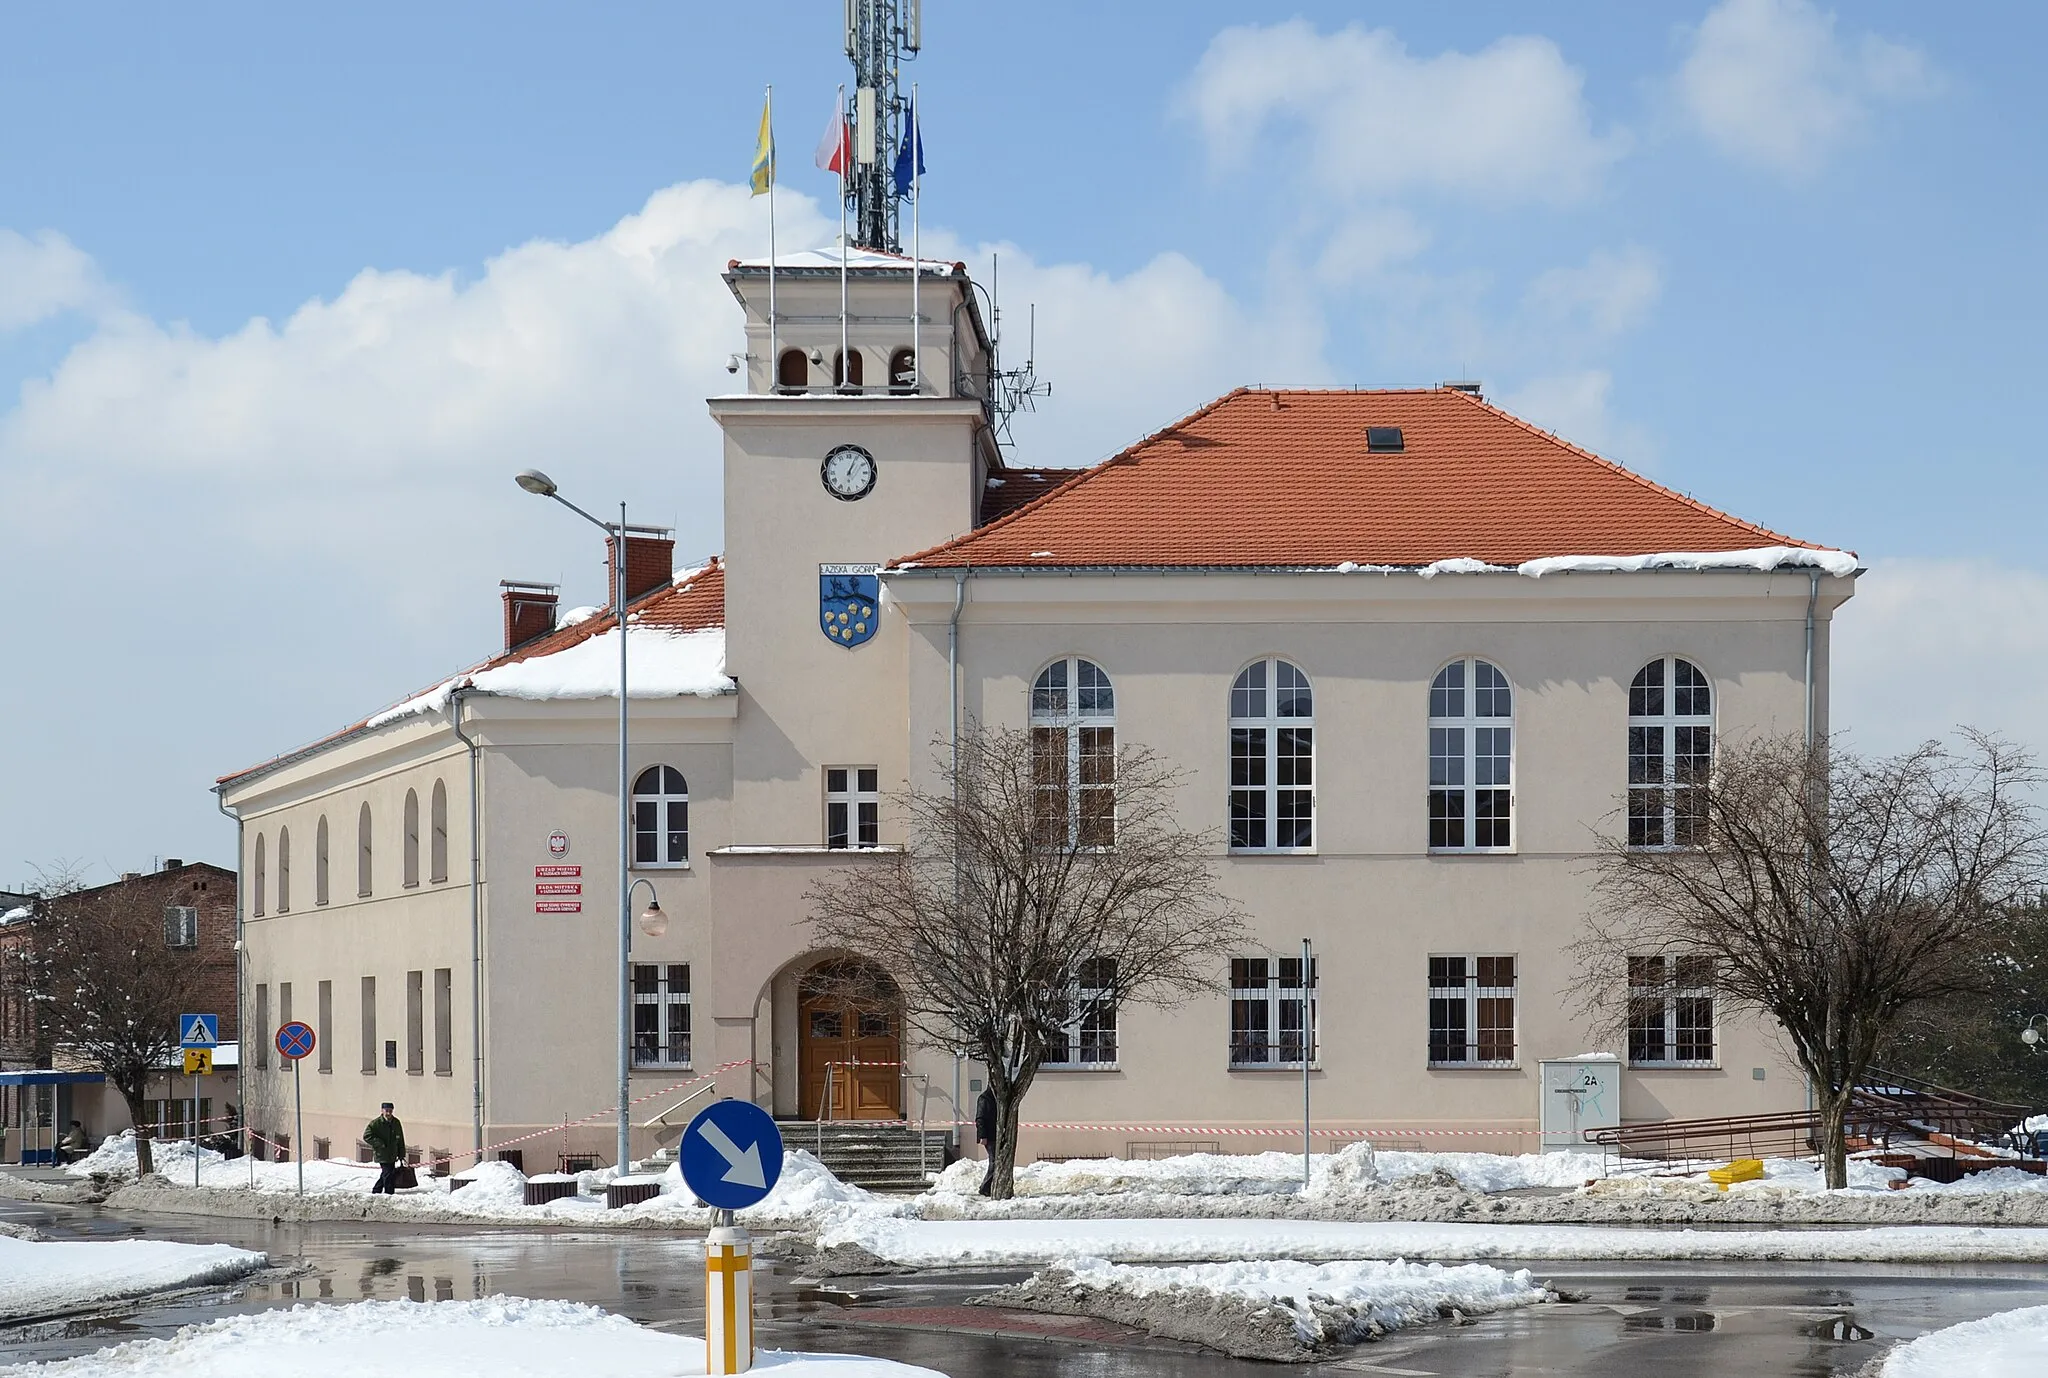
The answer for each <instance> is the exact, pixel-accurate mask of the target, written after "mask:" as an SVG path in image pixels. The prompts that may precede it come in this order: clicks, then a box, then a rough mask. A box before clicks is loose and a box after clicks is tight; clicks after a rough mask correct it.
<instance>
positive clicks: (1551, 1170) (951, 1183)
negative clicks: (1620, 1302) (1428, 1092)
mask: <svg viewBox="0 0 2048 1378" xmlns="http://www.w3.org/2000/svg"><path fill="white" fill-rule="evenodd" d="M983 1166H984V1165H983V1164H982V1163H979V1162H974V1161H969V1160H967V1159H962V1160H961V1161H959V1162H957V1163H954V1164H953V1165H952V1166H951V1167H949V1168H947V1169H946V1170H945V1171H944V1172H942V1173H940V1174H939V1176H938V1178H937V1180H936V1181H934V1182H933V1183H932V1187H931V1193H930V1194H932V1195H941V1196H974V1195H977V1194H978V1189H979V1188H980V1186H981V1174H982V1170H983ZM1650 1166H1654V1165H1653V1164H1647V1163H1639V1162H1636V1161H1634V1160H1632V1159H1628V1160H1612V1159H1608V1158H1604V1157H1602V1156H1601V1155H1600V1154H1598V1153H1521V1154H1500V1153H1403V1152H1396V1151H1393V1150H1388V1149H1381V1150H1379V1151H1377V1152H1375V1151H1374V1149H1373V1147H1372V1145H1371V1144H1370V1143H1366V1142H1364V1141H1360V1142H1358V1143H1353V1144H1347V1145H1346V1146H1345V1147H1343V1148H1342V1149H1339V1150H1338V1151H1337V1152H1335V1153H1318V1154H1314V1155H1312V1156H1311V1157H1310V1159H1309V1169H1310V1174H1311V1176H1310V1186H1309V1190H1308V1195H1309V1196H1310V1197H1311V1198H1328V1197H1333V1196H1345V1195H1350V1194H1352V1193H1355V1192H1357V1191H1360V1190H1364V1189H1367V1188H1370V1187H1372V1186H1375V1185H1389V1184H1394V1183H1399V1182H1403V1181H1407V1180H1409V1179H1413V1178H1425V1177H1429V1176H1430V1175H1431V1174H1432V1173H1438V1172H1441V1173H1444V1174H1446V1175H1448V1176H1449V1177H1451V1178H1452V1179H1454V1180H1455V1181H1456V1182H1457V1183H1458V1185H1459V1186H1462V1187H1464V1188H1465V1189H1466V1190H1467V1191H1479V1192H1493V1191H1511V1190H1514V1189H1516V1188H1522V1187H1582V1186H1584V1185H1585V1184H1586V1183H1587V1182H1588V1181H1591V1180H1592V1179H1594V1178H1597V1177H1602V1176H1605V1175H1607V1174H1608V1173H1610V1172H1612V1171H1614V1170H1615V1169H1616V1168H1617V1167H1619V1168H1621V1169H1623V1170H1636V1169H1642V1168H1645V1167H1650ZM1014 1180H1015V1185H1016V1194H1017V1195H1018V1196H1020V1197H1033V1196H1107V1195H1119V1194H1123V1193H1140V1192H1150V1193H1157V1194H1159V1195H1165V1196H1242V1195H1278V1194H1282V1193H1296V1194H1299V1193H1300V1191H1301V1155H1300V1154H1299V1153H1282V1152H1277V1151H1276V1152H1267V1153H1188V1154H1182V1155H1179V1156H1177V1157H1172V1158H1156V1159H1129V1158H1075V1159H1069V1160H1067V1161H1065V1162H1037V1163H1026V1164H1024V1165H1022V1166H1021V1167H1019V1168H1018V1169H1017V1171H1016V1176H1015V1179H1014Z"/></svg>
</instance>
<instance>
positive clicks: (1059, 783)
mask: <svg viewBox="0 0 2048 1378" xmlns="http://www.w3.org/2000/svg"><path fill="white" fill-rule="evenodd" d="M1031 779H1032V786H1033V790H1034V794H1035V801H1034V802H1035V809H1034V814H1033V822H1034V825H1035V827H1036V829H1037V840H1038V842H1039V844H1040V845H1041V846H1047V847H1112V846H1115V845H1116V694H1115V690H1114V689H1113V688H1112V687H1111V685H1110V682H1109V675H1108V674H1107V673H1106V672H1105V671H1104V670H1103V669H1102V667H1101V666H1099V665H1097V664H1095V662H1093V661H1091V660H1082V659H1080V658H1079V657H1069V658H1068V659H1065V660H1055V661H1054V662H1053V663H1052V664H1050V665H1048V666H1046V667H1045V669H1043V670H1041V671H1040V672H1039V674H1038V679H1037V680H1036V681H1035V682H1034V683H1033V684H1032V686H1031Z"/></svg>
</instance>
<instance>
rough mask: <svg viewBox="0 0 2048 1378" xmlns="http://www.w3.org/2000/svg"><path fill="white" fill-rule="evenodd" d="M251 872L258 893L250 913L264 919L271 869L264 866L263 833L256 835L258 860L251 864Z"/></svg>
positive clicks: (251, 878) (254, 887)
mask: <svg viewBox="0 0 2048 1378" xmlns="http://www.w3.org/2000/svg"><path fill="white" fill-rule="evenodd" d="M249 870H250V877H249V878H250V880H252V881H253V882H254V885H253V886H252V888H253V889H254V890H255V892H256V893H255V896H254V904H253V905H252V907H251V910H250V912H251V913H253V914H254V915H255V916H256V917H257V918H259V919H260V918H262V917H263V891H264V887H265V886H266V885H268V884H269V868H268V867H267V866H266V865H265V864H264V857H263V834H262V833H258V834H256V860H255V861H254V862H252V863H251V864H250V868H249Z"/></svg>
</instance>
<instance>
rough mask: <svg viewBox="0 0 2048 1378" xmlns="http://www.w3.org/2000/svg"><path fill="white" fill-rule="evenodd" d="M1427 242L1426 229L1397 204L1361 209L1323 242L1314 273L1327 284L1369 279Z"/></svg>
mask: <svg viewBox="0 0 2048 1378" xmlns="http://www.w3.org/2000/svg"><path fill="white" fill-rule="evenodd" d="M1429 241H1430V234H1429V230H1428V228H1427V227H1426V226H1424V225H1423V224H1422V222H1421V221H1419V220H1417V219H1416V218H1415V217H1414V216H1413V215H1411V214H1410V213H1409V212H1407V211H1405V210H1402V209H1400V208H1399V207H1394V206H1389V207H1383V208H1377V209H1368V210H1360V211H1358V212H1357V213H1355V214H1353V215H1351V216H1349V217H1348V218H1346V219H1345V220H1344V222H1343V223H1342V224H1341V225H1339V226H1338V227H1337V229H1336V230H1335V232H1333V233H1332V234H1331V235H1330V238H1329V239H1328V241H1326V242H1325V243H1324V245H1323V251H1322V254H1321V256H1320V259H1319V260H1318V262H1317V265H1316V276H1317V278H1318V279H1319V280H1320V281H1321V282H1323V283H1324V284H1325V285H1328V286H1344V287H1352V286H1357V285H1359V284H1361V283H1365V282H1370V281H1372V280H1373V279H1375V278H1377V277H1379V276H1380V275H1381V274H1383V273H1385V272H1386V271H1387V270H1388V269H1389V268H1392V267H1394V266H1395V265H1397V264H1400V263H1403V262H1405V261H1407V260H1408V259H1411V258H1414V257H1415V256H1416V255H1417V254H1419V253H1421V252H1422V251H1423V250H1424V249H1427V248H1428V247H1429Z"/></svg>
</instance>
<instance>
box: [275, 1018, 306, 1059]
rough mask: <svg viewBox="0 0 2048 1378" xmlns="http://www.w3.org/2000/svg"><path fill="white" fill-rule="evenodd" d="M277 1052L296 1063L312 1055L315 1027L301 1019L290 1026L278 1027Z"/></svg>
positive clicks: (281, 1025) (282, 1025)
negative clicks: (309, 1054)
mask: <svg viewBox="0 0 2048 1378" xmlns="http://www.w3.org/2000/svg"><path fill="white" fill-rule="evenodd" d="M277 1051H278V1052H279V1053H280V1054H281V1055H283V1056H285V1057H288V1058H290V1059H291V1060H292V1061H294V1062H297V1061H298V1060H299V1059H300V1058H302V1057H305V1056H306V1055H307V1054H308V1053H311V1052H312V1051H313V1026H312V1025H310V1024H308V1023H306V1022H305V1021H303V1020H299V1019H294V1020H293V1021H292V1022H291V1023H289V1024H280V1025H278V1026H277Z"/></svg>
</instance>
